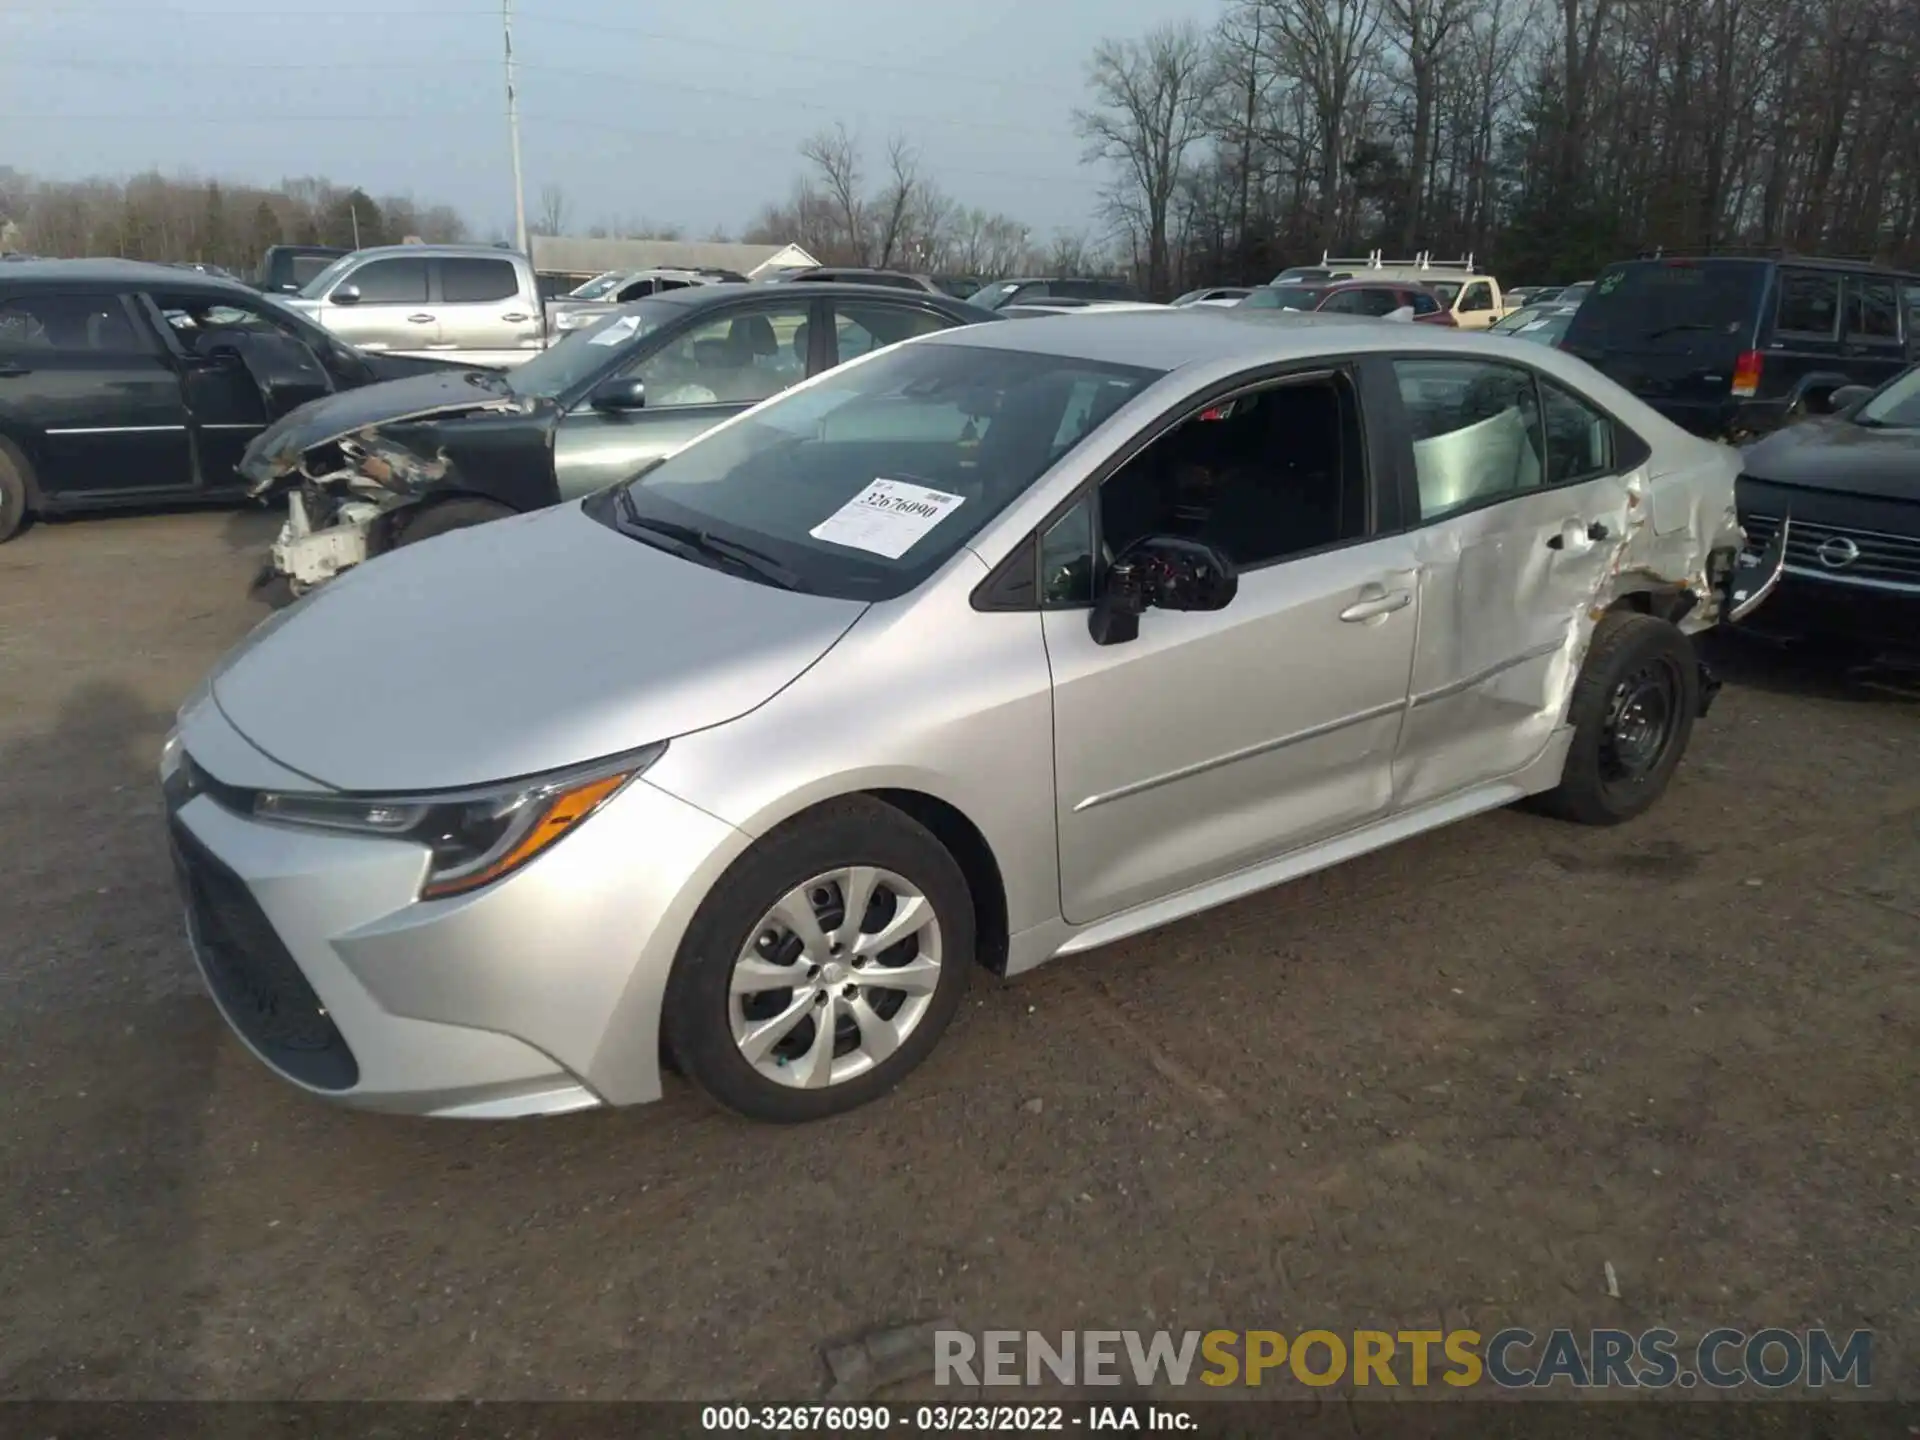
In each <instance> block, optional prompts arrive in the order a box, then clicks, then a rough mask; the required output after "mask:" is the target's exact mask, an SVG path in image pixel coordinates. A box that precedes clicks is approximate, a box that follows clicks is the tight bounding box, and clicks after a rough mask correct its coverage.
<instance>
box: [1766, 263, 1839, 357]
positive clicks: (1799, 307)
mask: <svg viewBox="0 0 1920 1440" xmlns="http://www.w3.org/2000/svg"><path fill="white" fill-rule="evenodd" d="M1774 328H1775V329H1776V330H1778V331H1780V332H1782V333H1783V334H1792V335H1809V336H1818V337H1819V338H1820V339H1822V340H1831V339H1833V337H1834V336H1835V335H1836V334H1838V333H1839V328H1840V277H1839V276H1838V275H1821V274H1818V273H1817V272H1815V271H1812V270H1782V271H1781V272H1780V305H1779V309H1778V310H1777V311H1776V312H1775V318H1774Z"/></svg>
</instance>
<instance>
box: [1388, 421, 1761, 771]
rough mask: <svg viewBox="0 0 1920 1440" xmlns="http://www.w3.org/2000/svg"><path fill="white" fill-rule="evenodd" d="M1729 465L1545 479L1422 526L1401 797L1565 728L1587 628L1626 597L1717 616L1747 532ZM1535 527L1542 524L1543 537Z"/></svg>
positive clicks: (1494, 765) (1526, 750)
mask: <svg viewBox="0 0 1920 1440" xmlns="http://www.w3.org/2000/svg"><path fill="white" fill-rule="evenodd" d="M1737 473H1738V462H1737V460H1736V459H1734V458H1732V452H1731V451H1726V452H1723V453H1714V452H1703V453H1702V455H1701V458H1700V459H1699V460H1698V461H1697V462H1695V463H1693V464H1690V465H1689V466H1688V467H1687V468H1685V469H1681V470H1678V471H1674V472H1672V473H1667V474H1662V475H1658V476H1655V475H1652V474H1650V473H1649V471H1648V469H1647V468H1646V467H1645V466H1641V467H1639V468H1636V469H1634V470H1632V471H1629V472H1628V473H1627V474H1625V475H1623V476H1619V477H1610V478H1607V479H1601V480H1594V481H1589V482H1585V483H1582V484H1574V485H1569V486H1564V487H1558V488H1543V489H1541V490H1539V491H1538V492H1537V493H1534V494H1530V495H1528V494H1523V495H1522V496H1520V497H1517V498H1514V499H1510V500H1507V501H1505V502H1503V503H1501V504H1498V505H1491V506H1487V507H1485V508H1483V509H1480V510H1477V511H1473V512H1471V513H1469V514H1466V515H1463V516H1460V517H1458V518H1457V519H1454V520H1450V521H1444V522H1442V523H1439V524H1435V525H1430V526H1428V527H1425V528H1424V529H1423V530H1421V531H1420V532H1419V537H1418V543H1419V578H1418V582H1417V583H1418V584H1419V585H1420V587H1421V595H1420V609H1419V614H1420V636H1419V643H1418V645H1417V646H1416V651H1415V659H1414V674H1413V683H1412V698H1411V702H1410V704H1409V706H1408V709H1407V713H1406V719H1405V728H1404V730H1403V734H1402V738H1401V741H1400V747H1399V749H1400V753H1401V754H1402V755H1403V756H1407V757H1411V758H1410V759H1409V760H1408V762H1407V764H1406V765H1405V767H1404V768H1402V767H1398V766H1397V767H1396V773H1395V777H1394V781H1395V789H1396V791H1397V792H1398V794H1397V796H1396V803H1398V804H1403V805H1405V804H1418V803H1421V802H1423V801H1426V800H1433V799H1438V798H1440V797H1442V796H1444V795H1446V794H1448V793H1450V792H1452V791H1454V790H1456V789H1457V788H1458V786H1459V777H1460V776H1461V775H1462V774H1481V775H1487V774H1510V773H1514V772H1517V771H1520V770H1522V769H1524V768H1525V767H1526V766H1527V765H1528V764H1529V763H1530V762H1532V761H1533V760H1534V759H1536V758H1537V757H1538V756H1539V755H1540V754H1541V753H1542V751H1543V750H1545V748H1546V747H1547V746H1548V745H1549V744H1550V743H1552V741H1553V740H1554V738H1555V736H1556V732H1558V731H1561V730H1562V729H1563V728H1564V727H1565V726H1566V725H1567V715H1568V709H1569V705H1570V702H1571V700H1572V696H1573V687H1574V684H1575V682H1576V681H1577V680H1578V679H1579V675H1580V669H1581V666H1582V664H1583V663H1584V662H1585V660H1586V656H1587V651H1588V648H1589V647H1590V646H1591V644H1592V642H1593V634H1594V630H1595V628H1596V627H1597V626H1598V625H1599V623H1600V622H1601V620H1603V619H1604V618H1605V617H1606V615H1607V613H1608V612H1609V611H1610V610H1613V609H1616V608H1620V607H1621V606H1623V605H1627V606H1632V607H1633V608H1636V609H1646V610H1648V611H1651V612H1652V613H1655V614H1659V615H1663V616H1666V617H1667V618H1669V619H1671V620H1673V621H1674V623H1676V624H1677V625H1678V626H1679V628H1680V629H1681V630H1682V631H1684V632H1686V633H1688V634H1696V633H1698V632H1700V631H1703V630H1707V629H1711V628H1712V627H1713V626H1715V625H1716V624H1718V623H1719V622H1720V619H1721V618H1722V610H1723V586H1724V585H1725V584H1726V582H1727V580H1728V578H1729V577H1730V576H1731V574H1732V572H1733V569H1734V565H1735V561H1736V558H1737V557H1738V555H1739V552H1740V549H1741V546H1742V543H1743V537H1742V535H1741V531H1740V526H1739V521H1738V517H1737V512H1736V511H1735V508H1734V480H1735V478H1736V476H1737ZM1543 537H1545V538H1544V539H1543Z"/></svg>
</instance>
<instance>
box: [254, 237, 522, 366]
mask: <svg viewBox="0 0 1920 1440" xmlns="http://www.w3.org/2000/svg"><path fill="white" fill-rule="evenodd" d="M276 298H278V299H279V300H280V303H281V304H283V305H286V306H288V307H289V308H291V309H294V310H297V311H299V312H300V313H301V314H303V315H306V316H307V317H308V318H310V319H312V320H313V321H314V322H316V323H317V324H319V325H321V326H323V327H325V328H326V329H328V330H330V331H332V332H333V333H334V334H335V335H338V336H339V337H340V338H341V339H342V340H345V341H347V342H348V343H349V344H351V345H355V346H357V347H359V348H360V349H362V350H367V351H372V352H374V353H379V354H392V355H418V356H421V357H424V358H428V359H435V360H453V361H456V362H458V363H460V364H464V365H474V366H481V367H485V368H489V369H498V370H504V369H510V368H512V367H513V366H515V365H519V364H521V363H523V362H524V361H527V360H530V359H532V358H533V357H534V356H535V355H538V354H539V353H540V352H541V351H542V350H544V349H546V348H547V342H548V340H549V338H550V335H549V329H548V323H547V315H546V310H545V308H544V306H543V305H542V304H541V300H540V287H539V285H538V284H537V283H536V282H535V279H534V273H533V264H532V262H531V261H530V260H528V259H527V257H526V256H525V255H521V254H518V253H516V252H514V251H511V250H501V249H497V248H495V247H494V246H491V245H382V246H376V247H374V248H372V249H369V250H355V251H353V252H352V253H351V254H347V255H342V256H341V257H340V258H339V259H338V260H336V261H334V262H333V264H331V265H329V266H328V267H327V268H326V269H325V270H323V271H321V272H320V273H319V274H318V275H316V276H314V277H313V279H312V280H310V281H308V282H307V284H306V285H305V286H303V287H302V288H301V290H300V292H299V293H298V294H296V295H287V296H284V297H276Z"/></svg>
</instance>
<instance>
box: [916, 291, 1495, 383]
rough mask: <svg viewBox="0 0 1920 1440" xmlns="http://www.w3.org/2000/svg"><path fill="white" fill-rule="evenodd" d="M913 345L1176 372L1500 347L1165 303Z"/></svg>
mask: <svg viewBox="0 0 1920 1440" xmlns="http://www.w3.org/2000/svg"><path fill="white" fill-rule="evenodd" d="M914 343H916V344H924V345H977V346H982V347H992V348H993V349H997V350H1025V351H1028V352H1031V353H1037V354H1045V355H1067V356H1072V357H1074V358H1075V359H1080V360H1097V361H1105V362H1107V363H1109V364H1114V365H1139V366H1144V367H1150V368H1152V369H1155V370H1175V369H1178V368H1179V367H1180V366H1182V365H1190V364H1193V363H1194V362H1196V361H1217V360H1245V361H1247V362H1249V363H1258V362H1260V361H1263V360H1275V361H1285V360H1295V359H1300V360H1309V359H1312V358H1313V357H1314V356H1316V355H1325V354H1328V353H1330V352H1339V353H1346V354H1352V353H1354V352H1355V351H1371V350H1405V349H1409V348H1415V347H1417V348H1419V349H1422V350H1425V349H1430V348H1439V349H1452V348H1455V347H1457V348H1459V349H1461V350H1464V351H1468V352H1472V353H1477V354H1480V355H1485V354H1486V353H1487V348H1488V346H1489V345H1497V344H1501V343H1503V342H1501V341H1500V340H1499V339H1497V338H1495V339H1492V340H1489V339H1488V337H1487V336H1485V335H1484V334H1482V333H1480V332H1477V331H1455V330H1447V329H1441V328H1439V327H1436V326H1429V325H1421V326H1417V327H1415V326H1411V325H1400V324H1391V323H1388V322H1385V321H1381V320H1376V319H1373V318H1371V317H1368V316H1360V315H1306V314H1299V313H1296V312H1290V311H1261V312H1253V313H1248V312H1245V311H1240V310H1221V309H1197V308H1195V307H1189V306H1171V305H1170V306H1165V307H1162V308H1157V309H1151V310H1096V311H1073V312H1071V313H1067V314H1062V315H1057V316H1036V317H1034V318H1032V319H1023V320H1021V321H1020V323H1019V324H1017V325H978V326H975V325H969V326H964V327H962V328H960V329H957V330H947V331H943V332H941V333H939V334H937V335H929V336H926V337H924V338H923V339H921V340H918V341H915V342H914ZM1516 353H1518V352H1516ZM1528 358H1529V359H1532V358H1533V357H1532V356H1530V355H1529V357H1528Z"/></svg>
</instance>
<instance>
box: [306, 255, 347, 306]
mask: <svg viewBox="0 0 1920 1440" xmlns="http://www.w3.org/2000/svg"><path fill="white" fill-rule="evenodd" d="M352 262H353V256H352V255H342V256H341V257H340V258H339V259H338V260H336V261H334V262H333V263H332V264H331V265H329V266H327V268H326V269H324V270H322V271H321V272H320V273H319V274H318V275H316V276H314V277H313V278H312V279H311V280H309V281H308V282H307V283H306V284H305V285H302V286H301V287H300V298H301V299H302V300H318V299H320V298H321V297H322V296H324V295H325V294H326V293H327V291H329V290H331V289H332V288H333V282H334V281H336V280H338V279H339V278H340V276H341V273H342V272H343V271H345V270H346V268H347V266H348V265H350V264H351V263H352Z"/></svg>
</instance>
